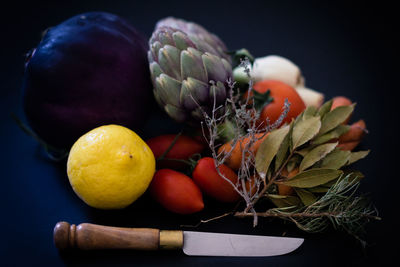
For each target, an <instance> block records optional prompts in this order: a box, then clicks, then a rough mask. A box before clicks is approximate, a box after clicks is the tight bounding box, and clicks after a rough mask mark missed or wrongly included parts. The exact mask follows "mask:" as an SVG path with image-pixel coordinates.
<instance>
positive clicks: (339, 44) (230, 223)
mask: <svg viewBox="0 0 400 267" xmlns="http://www.w3.org/2000/svg"><path fill="white" fill-rule="evenodd" d="M1 10H2V17H1V20H2V21H1V24H0V25H1V36H2V41H1V58H0V59H1V61H0V62H1V63H0V82H1V85H0V101H1V104H0V122H1V124H0V142H1V146H0V147H1V153H0V162H1V163H0V164H1V165H0V167H1V168H0V177H1V180H0V181H1V184H0V197H1V204H2V205H1V210H0V214H1V215H0V216H1V220H0V223H1V228H0V229H1V239H0V244H1V248H0V255H1V256H0V265H2V266H9V265H10V266H13V265H16V266H31V265H34V266H36V265H37V266H47V265H48V266H57V265H65V264H67V265H85V264H94V265H119V264H120V265H130V266H131V265H134V266H138V265H139V266H140V265H174V266H175V265H181V266H184V265H189V264H190V265H193V266H204V265H205V264H207V265H209V266H217V265H227V264H229V265H232V266H242V265H244V264H246V265H247V264H248V265H253V266H278V265H279V266H291V265H295V266H321V265H325V266H330V265H336V266H337V265H343V266H347V265H352V266H354V265H357V266H358V265H359V266H366V265H370V264H371V265H375V264H379V265H382V264H389V263H390V260H391V259H392V258H394V255H395V254H394V253H393V252H392V250H391V249H393V248H394V247H395V246H396V245H393V243H391V242H392V241H393V242H396V240H395V235H396V232H397V231H398V229H397V226H398V224H397V223H396V222H395V220H394V216H395V214H396V213H397V210H398V201H396V199H398V198H397V197H396V195H397V194H398V185H399V181H398V180H399V177H398V172H397V165H396V161H397V156H396V151H397V149H398V139H397V138H396V137H397V133H396V129H395V125H396V124H397V122H398V113H397V112H396V111H397V107H398V105H399V103H398V101H397V99H396V97H395V94H396V93H397V91H398V90H399V89H398V82H397V81H396V77H398V73H397V71H398V68H397V65H398V63H397V60H398V53H397V51H396V48H397V47H398V45H397V43H395V41H394V37H395V36H396V35H398V28H397V27H396V26H395V25H394V22H395V20H396V13H395V9H394V6H392V5H390V4H389V3H388V2H385V1H375V2H373V4H365V3H361V2H351V1H346V2H337V1H335V2H334V4H328V3H321V2H320V1H315V2H303V1H241V2H236V1H162V2H161V1H160V2H157V1H141V2H140V3H139V2H135V1H116V0H114V1H79V2H78V1H77V2H74V1H68V2H65V3H62V2H55V1H51V2H50V1H49V2H29V3H26V2H18V1H14V4H13V7H10V6H7V5H5V4H4V5H3V4H2V7H1ZM86 11H108V12H111V13H115V14H118V15H120V16H122V17H124V18H126V19H127V20H128V21H130V22H131V23H132V24H133V25H134V26H135V27H136V28H137V29H138V30H139V31H141V32H143V33H144V34H145V35H147V36H148V37H149V36H150V35H151V32H152V29H153V27H154V25H155V23H156V22H157V20H158V19H160V18H163V17H166V16H176V17H180V18H184V19H188V20H192V21H195V22H198V23H199V24H201V25H203V26H204V27H205V28H207V29H208V30H210V31H211V32H214V33H216V34H217V35H219V36H220V37H221V39H222V40H224V42H225V43H226V44H227V45H228V47H229V48H230V49H238V48H242V47H246V48H248V49H249V50H250V51H251V52H252V53H253V54H254V55H255V56H256V57H260V56H265V55H269V54H277V55H281V56H284V57H287V58H289V59H291V60H292V61H294V62H295V63H296V64H298V65H299V66H300V67H301V69H302V72H303V74H304V76H305V77H306V80H307V85H308V86H309V87H310V88H314V89H316V90H319V91H321V92H323V93H325V95H326V98H327V99H329V98H331V97H333V96H335V95H345V96H348V97H349V98H351V99H352V100H353V101H356V102H357V103H358V105H357V108H356V111H355V114H354V115H353V120H358V119H360V118H363V119H365V121H366V123H367V127H368V130H369V134H368V135H367V136H366V138H365V140H364V141H363V143H362V145H361V147H360V148H361V149H367V148H370V149H371V150H372V152H371V154H370V155H369V156H368V157H367V158H366V159H364V160H363V161H362V162H360V163H357V164H356V166H355V167H356V168H358V169H359V170H361V171H362V172H363V173H364V174H365V175H366V178H365V179H364V181H363V182H362V185H361V188H360V191H362V192H370V197H371V198H372V200H373V201H374V203H375V205H376V207H377V209H378V210H379V214H380V216H382V218H383V219H382V221H380V222H373V223H371V224H369V225H368V227H367V231H368V232H367V235H366V236H365V237H366V240H367V241H368V243H369V245H368V247H367V248H366V249H365V250H362V249H361V247H360V246H359V244H358V243H357V242H356V241H354V240H353V239H352V238H350V237H348V236H346V235H345V234H342V233H337V232H334V231H328V232H327V233H325V234H305V233H302V232H300V231H297V230H296V229H295V228H294V227H293V226H291V225H288V224H282V223H281V222H280V221H269V220H261V223H260V225H259V226H258V227H257V228H254V229H253V228H252V224H251V221H250V220H243V219H235V218H227V219H223V220H219V221H215V222H210V223H208V224H205V225H201V226H200V227H198V228H197V229H196V230H200V231H215V232H232V233H249V234H264V235H282V234H283V233H284V232H286V234H287V235H289V236H301V237H305V239H306V240H305V243H304V244H303V246H302V247H301V248H300V249H298V250H297V251H295V252H294V253H291V254H289V255H285V256H278V257H270V258H223V257H188V256H185V255H183V253H181V252H127V251H113V252H112V251H107V252H88V253H79V252H76V253H67V254H59V253H58V251H57V250H56V248H55V247H54V245H53V242H52V230H53V227H54V225H55V223H56V222H58V221H60V220H66V221H69V222H71V223H76V224H78V223H81V222H91V223H98V224H105V225H113V226H130V227H157V228H162V229H177V228H180V225H181V224H195V223H197V222H198V220H199V219H205V218H209V217H212V216H214V215H218V214H220V213H222V212H223V210H224V207H222V206H219V205H216V204H215V203H213V202H211V201H209V200H207V202H206V205H207V204H208V207H206V209H205V211H204V212H202V213H201V214H198V215H195V216H187V217H184V216H176V215H172V214H171V213H168V212H165V211H164V210H162V209H161V208H159V207H158V205H156V204H155V203H153V202H152V201H151V199H150V198H149V197H148V196H147V195H144V196H143V197H142V198H141V199H140V200H138V201H137V202H136V203H135V204H134V205H132V206H131V207H129V208H127V209H125V210H121V211H100V210H95V209H92V208H90V207H88V206H86V205H85V204H84V203H83V202H82V201H81V200H80V199H78V197H77V196H76V195H75V194H74V192H73V191H72V189H71V187H70V186H69V183H68V178H67V175H66V172H65V162H61V163H59V164H55V163H53V162H51V161H50V160H48V159H47V158H46V156H45V154H44V153H43V151H42V150H41V148H40V147H39V146H38V144H37V143H36V142H35V141H34V140H33V139H32V138H31V137H29V136H27V135H25V134H24V133H23V132H22V131H21V130H19V128H18V127H17V125H16V124H15V123H14V122H13V120H12V119H11V117H10V113H12V112H14V113H16V114H17V115H18V116H19V117H21V118H24V114H23V112H22V108H21V91H20V87H21V80H22V76H23V59H24V54H25V53H26V52H27V51H28V50H29V49H30V48H32V47H35V45H36V44H37V43H38V42H39V40H40V34H41V32H42V31H43V30H45V29H46V28H47V27H49V26H52V25H56V24H58V23H60V22H62V21H63V20H65V19H67V18H69V17H71V16H73V15H75V14H79V13H82V12H86ZM177 129H179V127H178V126H177V125H174V124H173V123H172V122H170V121H169V120H168V119H167V118H166V117H165V116H164V115H163V114H161V113H158V111H157V110H155V111H154V114H153V115H152V119H151V120H150V121H149V122H148V125H147V126H146V128H145V129H144V131H143V137H144V138H147V137H151V136H154V135H158V134H163V133H173V132H176V131H177ZM210 205H216V207H214V208H210ZM225 208H226V207H225ZM393 264H395V262H393Z"/></svg>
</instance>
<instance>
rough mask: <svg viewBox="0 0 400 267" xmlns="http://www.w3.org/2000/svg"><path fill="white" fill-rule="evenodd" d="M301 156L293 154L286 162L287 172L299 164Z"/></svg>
mask: <svg viewBox="0 0 400 267" xmlns="http://www.w3.org/2000/svg"><path fill="white" fill-rule="evenodd" d="M302 159H303V157H302V156H300V155H297V154H294V155H293V156H292V157H291V159H290V160H289V161H288V163H287V164H286V169H287V171H288V172H291V171H293V169H294V168H295V167H296V166H298V165H299V164H300V162H301V161H302Z"/></svg>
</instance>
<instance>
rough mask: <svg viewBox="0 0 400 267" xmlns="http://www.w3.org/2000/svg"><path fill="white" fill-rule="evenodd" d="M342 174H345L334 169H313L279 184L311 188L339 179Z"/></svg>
mask: <svg viewBox="0 0 400 267" xmlns="http://www.w3.org/2000/svg"><path fill="white" fill-rule="evenodd" d="M342 173H343V172H342V171H340V170H333V169H311V170H308V171H304V172H300V173H298V174H297V175H295V176H294V177H293V178H291V179H290V180H286V181H283V182H279V183H280V184H284V185H288V186H292V187H300V188H311V187H315V186H318V185H322V184H325V183H327V182H329V181H332V180H334V179H336V178H337V177H339V176H340V175H341V174H342ZM277 183H278V182H277Z"/></svg>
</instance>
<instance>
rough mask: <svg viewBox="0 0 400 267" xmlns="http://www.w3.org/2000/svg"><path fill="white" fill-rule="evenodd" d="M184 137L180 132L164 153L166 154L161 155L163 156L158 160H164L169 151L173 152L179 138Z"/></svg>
mask: <svg viewBox="0 0 400 267" xmlns="http://www.w3.org/2000/svg"><path fill="white" fill-rule="evenodd" d="M181 135H182V131H180V132H179V133H178V134H177V135H176V136H175V138H174V140H172V143H171V144H170V145H169V147H168V148H167V149H166V150H165V151H164V153H162V154H161V156H160V157H159V158H158V159H157V160H163V159H164V158H165V156H166V155H167V154H168V152H169V151H171V149H172V147H173V146H174V145H175V143H176V142H177V141H178V138H179V137H180V136H181Z"/></svg>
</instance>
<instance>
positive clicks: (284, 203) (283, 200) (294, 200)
mask: <svg viewBox="0 0 400 267" xmlns="http://www.w3.org/2000/svg"><path fill="white" fill-rule="evenodd" d="M267 197H268V198H269V199H270V200H271V201H272V203H274V205H275V206H277V207H278V208H286V207H293V208H296V207H298V206H299V205H300V204H301V201H300V199H299V198H298V197H296V196H281V195H271V194H268V195H267Z"/></svg>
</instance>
